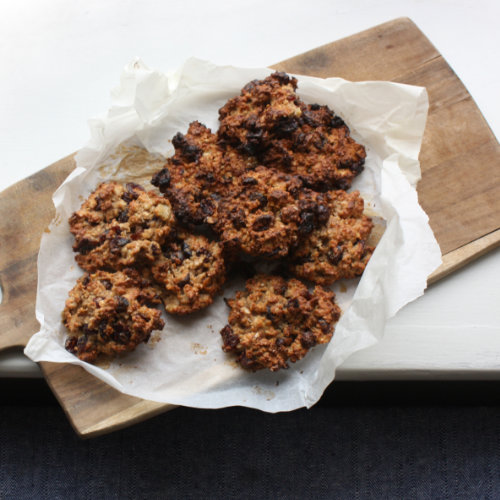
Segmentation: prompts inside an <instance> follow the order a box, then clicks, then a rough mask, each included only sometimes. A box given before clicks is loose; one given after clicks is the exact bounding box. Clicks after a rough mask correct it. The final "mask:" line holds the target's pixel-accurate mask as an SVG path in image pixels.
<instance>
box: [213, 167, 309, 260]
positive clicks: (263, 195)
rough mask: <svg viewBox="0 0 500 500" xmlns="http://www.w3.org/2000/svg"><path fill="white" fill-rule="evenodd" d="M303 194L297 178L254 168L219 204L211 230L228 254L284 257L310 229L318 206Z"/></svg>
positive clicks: (261, 168) (271, 170) (263, 168)
mask: <svg viewBox="0 0 500 500" xmlns="http://www.w3.org/2000/svg"><path fill="white" fill-rule="evenodd" d="M306 191H307V192H308V193H309V192H310V191H309V190H304V189H303V185H302V182H301V181H300V179H299V178H298V177H296V176H291V175H286V174H283V173H282V172H277V171H275V170H273V169H269V168H266V167H262V166H261V167H257V168H256V169H255V170H254V171H252V172H247V173H246V174H245V176H244V177H242V178H241V182H240V188H239V190H238V191H237V192H235V194H234V195H233V196H232V197H230V198H225V199H222V200H221V201H220V203H219V206H218V211H217V212H216V217H215V218H214V225H213V227H214V230H215V231H216V233H218V235H219V237H220V240H221V242H222V243H223V244H224V246H225V248H226V250H227V251H228V253H229V254H231V253H234V252H238V251H242V252H245V253H246V254H249V255H252V256H260V257H265V258H273V259H275V258H280V257H283V256H285V255H287V254H288V251H289V249H290V247H292V246H293V245H295V244H296V243H297V241H298V239H299V236H300V235H301V234H302V233H303V232H308V231H310V230H312V226H311V224H310V222H311V220H310V219H311V216H313V215H312V214H313V212H314V211H315V210H316V209H317V204H316V203H315V201H314V199H313V198H311V197H309V198H310V199H307V196H306V195H305V194H304V193H305V192H306Z"/></svg>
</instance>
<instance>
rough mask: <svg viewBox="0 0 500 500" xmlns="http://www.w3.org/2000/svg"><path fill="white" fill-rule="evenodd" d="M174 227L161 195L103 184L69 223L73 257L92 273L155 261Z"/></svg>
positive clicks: (167, 203)
mask: <svg viewBox="0 0 500 500" xmlns="http://www.w3.org/2000/svg"><path fill="white" fill-rule="evenodd" d="M174 223H175V218H174V215H173V212H172V209H171V206H170V203H169V202H168V200H166V199H164V198H163V197H161V196H159V195H157V194H155V193H154V192H152V191H150V192H146V191H145V190H144V189H143V188H142V187H141V186H139V185H137V184H133V183H129V184H126V185H122V184H119V183H117V182H106V183H102V184H100V185H99V186H98V187H97V189H96V190H95V191H94V192H93V193H92V194H91V195H90V196H89V197H88V199H87V200H86V201H85V202H84V203H83V204H82V206H81V208H80V210H78V211H76V212H75V213H74V214H73V215H72V216H71V217H70V219H69V226H70V231H71V233H72V234H73V235H74V237H75V241H74V244H73V250H74V251H75V252H77V253H78V255H77V256H76V257H75V259H76V261H77V263H78V265H79V266H80V267H81V268H83V269H85V270H86V271H89V272H94V271H96V270H98V269H106V270H119V269H124V268H126V267H130V266H139V265H143V264H145V263H148V262H152V261H153V260H154V259H155V258H156V256H157V255H159V254H160V252H161V245H162V244H163V243H164V242H165V240H166V239H167V238H168V236H169V234H170V233H171V232H172V230H173V227H174Z"/></svg>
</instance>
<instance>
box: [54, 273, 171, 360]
mask: <svg viewBox="0 0 500 500" xmlns="http://www.w3.org/2000/svg"><path fill="white" fill-rule="evenodd" d="M160 302H161V301H160V298H159V296H158V294H157V292H156V290H155V289H154V288H153V287H152V286H151V285H150V283H149V282H148V281H146V280H144V279H143V278H142V277H141V276H140V275H139V273H138V272H137V271H136V270H133V269H125V270H124V271H118V272H115V273H110V272H107V271H97V272H95V273H93V274H89V273H86V274H84V275H83V276H82V277H81V278H80V279H79V280H78V281H77V283H76V285H75V286H74V288H73V289H72V290H71V291H70V292H69V298H68V299H67V301H66V307H65V308H64V311H63V313H62V317H63V323H64V325H65V326H66V328H67V329H68V332H69V335H68V338H67V339H66V349H67V350H68V351H69V352H71V353H73V354H75V356H78V358H80V359H81V360H83V361H87V362H92V361H94V360H95V359H96V358H97V357H98V356H99V354H101V353H102V354H106V355H117V354H121V353H124V352H129V351H133V350H134V349H135V348H136V347H137V346H138V345H139V344H140V343H141V342H147V341H148V339H149V336H150V334H151V332H152V331H153V330H161V329H162V328H163V325H164V323H163V320H162V319H161V317H160V315H161V313H160V311H159V310H158V309H155V308H154V307H153V306H154V305H155V304H159V303H160Z"/></svg>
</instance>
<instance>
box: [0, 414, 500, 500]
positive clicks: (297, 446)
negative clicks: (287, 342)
mask: <svg viewBox="0 0 500 500" xmlns="http://www.w3.org/2000/svg"><path fill="white" fill-rule="evenodd" d="M499 415H500V408H499V407H497V406H493V407H441V408H436V407H414V406H412V407H403V406H400V407H386V406H384V407H378V408H374V407H362V406H361V407H327V406H326V407H325V406H321V405H320V406H317V407H315V408H313V409H311V410H300V411H296V412H293V413H283V414H277V415H270V414H265V413H260V412H257V411H253V410H249V409H244V408H229V409H226V410H218V411H207V410H203V411H201V410H193V409H186V408H181V409H176V410H174V411H172V412H169V413H166V414H164V415H160V416H159V417H156V418H154V419H152V420H149V421H147V422H144V423H141V424H139V425H136V426H134V427H131V428H128V429H124V430H122V431H118V432H115V433H113V434H110V435H107V436H103V437H100V438H95V439H92V440H87V441H82V440H80V439H79V438H78V437H77V436H76V435H75V434H74V431H73V430H72V429H71V427H70V425H69V424H68V422H67V420H66V417H65V416H64V414H63V412H62V411H61V410H60V409H59V408H58V407H57V406H53V405H45V406H34V407H27V406H3V407H2V406H0V465H1V466H0V498H1V499H2V500H4V499H16V500H17V499H20V500H21V499H59V498H60V499H68V498H69V499H71V498H79V499H80V498H82V499H87V498H88V499H90V498H92V499H108V498H110V499H115V498H116V499H128V498H134V499H135V498H139V499H141V498H144V499H146V498H147V499H156V498H158V499H161V498H169V499H170V498H252V499H263V498H272V499H280V498H298V499H303V498H340V499H351V498H354V499H365V498H397V499H408V498H418V499H420V498H422V499H426V498H450V499H480V498H488V499H490V498H491V499H493V498H499V497H500V433H499V430H500V418H499Z"/></svg>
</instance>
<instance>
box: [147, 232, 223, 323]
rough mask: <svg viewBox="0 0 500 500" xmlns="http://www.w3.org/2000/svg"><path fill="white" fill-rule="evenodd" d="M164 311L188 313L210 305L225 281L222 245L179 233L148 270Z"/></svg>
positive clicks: (202, 237) (193, 235)
mask: <svg viewBox="0 0 500 500" xmlns="http://www.w3.org/2000/svg"><path fill="white" fill-rule="evenodd" d="M151 272H152V276H153V279H154V281H155V283H156V284H157V286H158V289H159V290H160V295H161V297H162V300H163V304H164V306H165V310H166V311H167V312H168V313H170V314H189V313H191V312H194V311H197V310H199V309H202V308H204V307H207V306H208V305H210V304H211V303H212V301H213V298H214V296H215V295H216V294H217V293H218V292H219V290H220V289H221V287H222V285H223V283H224V281H225V272H226V269H225V265H224V258H223V256H222V246H221V245H220V244H219V243H218V242H216V241H210V240H208V239H207V238H206V237H205V236H202V235H195V234H190V233H188V232H186V231H179V232H178V234H177V237H176V238H175V239H173V241H171V242H170V243H169V244H168V245H167V246H166V248H164V250H163V252H162V254H161V255H160V256H159V257H158V258H157V260H156V261H155V263H154V264H153V266H152V268H151Z"/></svg>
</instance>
